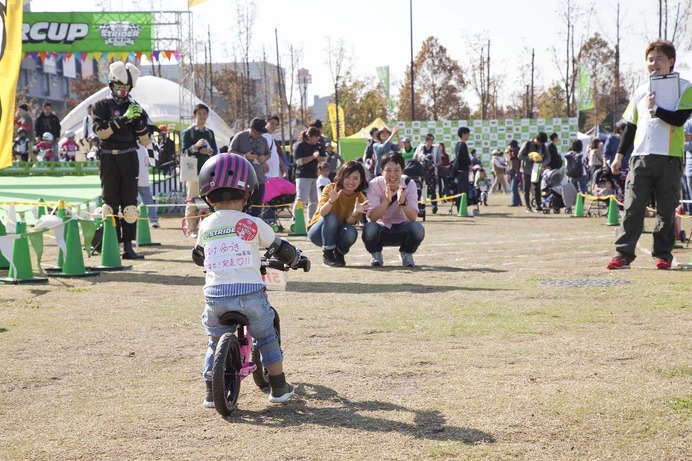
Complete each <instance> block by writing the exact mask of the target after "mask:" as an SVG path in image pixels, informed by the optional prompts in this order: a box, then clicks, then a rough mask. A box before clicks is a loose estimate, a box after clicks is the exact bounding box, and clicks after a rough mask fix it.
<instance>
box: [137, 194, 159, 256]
mask: <svg viewBox="0 0 692 461" xmlns="http://www.w3.org/2000/svg"><path fill="white" fill-rule="evenodd" d="M137 245H139V246H144V247H146V246H154V245H161V244H160V243H152V242H151V231H150V230H149V216H148V215H147V206H146V205H145V204H143V203H142V204H141V205H140V206H139V219H138V220H137Z"/></svg>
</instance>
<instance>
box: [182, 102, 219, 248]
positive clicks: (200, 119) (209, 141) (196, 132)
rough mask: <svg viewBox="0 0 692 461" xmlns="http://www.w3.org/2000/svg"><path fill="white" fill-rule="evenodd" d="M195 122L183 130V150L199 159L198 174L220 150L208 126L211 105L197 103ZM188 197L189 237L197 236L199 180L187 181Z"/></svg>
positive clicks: (186, 211) (186, 215)
mask: <svg viewBox="0 0 692 461" xmlns="http://www.w3.org/2000/svg"><path fill="white" fill-rule="evenodd" d="M192 115H193V117H194V124H193V125H192V126H191V127H189V128H188V129H186V130H185V131H183V132H182V134H181V135H180V138H181V151H182V153H183V154H184V155H188V156H190V157H195V158H196V159H197V175H199V171H200V170H201V169H202V165H204V162H206V161H207V160H208V159H209V157H211V156H212V155H216V154H217V153H218V152H219V150H218V148H217V146H216V137H215V136H214V132H213V131H212V130H211V129H209V128H207V126H206V125H207V118H208V117H209V107H207V106H206V105H205V104H197V105H196V106H195V108H194V109H193V111H192ZM186 186H187V187H186V189H187V198H186V200H185V203H187V204H188V205H187V206H186V207H185V219H186V220H187V229H188V234H187V235H188V237H190V238H196V237H197V219H196V218H195V215H196V214H197V207H196V206H195V205H194V201H195V198H197V197H199V180H194V181H187V182H186Z"/></svg>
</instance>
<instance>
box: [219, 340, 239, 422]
mask: <svg viewBox="0 0 692 461" xmlns="http://www.w3.org/2000/svg"><path fill="white" fill-rule="evenodd" d="M240 368H241V363H240V344H239V343H238V338H237V337H236V336H235V335H234V334H232V333H226V334H224V335H223V336H222V337H221V339H219V343H218V345H217V346H216V352H215V354H214V365H213V367H212V392H213V394H214V408H216V411H217V412H219V413H220V414H221V415H222V416H229V415H230V414H231V413H233V410H235V408H236V406H237V405H238V395H239V394H240Z"/></svg>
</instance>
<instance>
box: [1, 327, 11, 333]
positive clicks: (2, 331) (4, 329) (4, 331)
mask: <svg viewBox="0 0 692 461" xmlns="http://www.w3.org/2000/svg"><path fill="white" fill-rule="evenodd" d="M8 331H10V330H8V329H7V328H0V333H6V332H8Z"/></svg>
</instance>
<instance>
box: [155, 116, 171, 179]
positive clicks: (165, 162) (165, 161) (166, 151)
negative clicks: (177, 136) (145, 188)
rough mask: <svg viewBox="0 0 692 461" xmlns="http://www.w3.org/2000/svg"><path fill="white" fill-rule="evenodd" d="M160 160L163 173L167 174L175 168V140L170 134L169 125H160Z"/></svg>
mask: <svg viewBox="0 0 692 461" xmlns="http://www.w3.org/2000/svg"><path fill="white" fill-rule="evenodd" d="M159 148H160V149H161V152H160V153H159V160H158V162H157V166H158V168H159V170H160V171H161V173H163V174H165V175H167V174H169V173H170V172H171V170H172V169H173V168H175V142H173V140H172V139H171V138H170V137H169V135H168V126H166V125H159Z"/></svg>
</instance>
